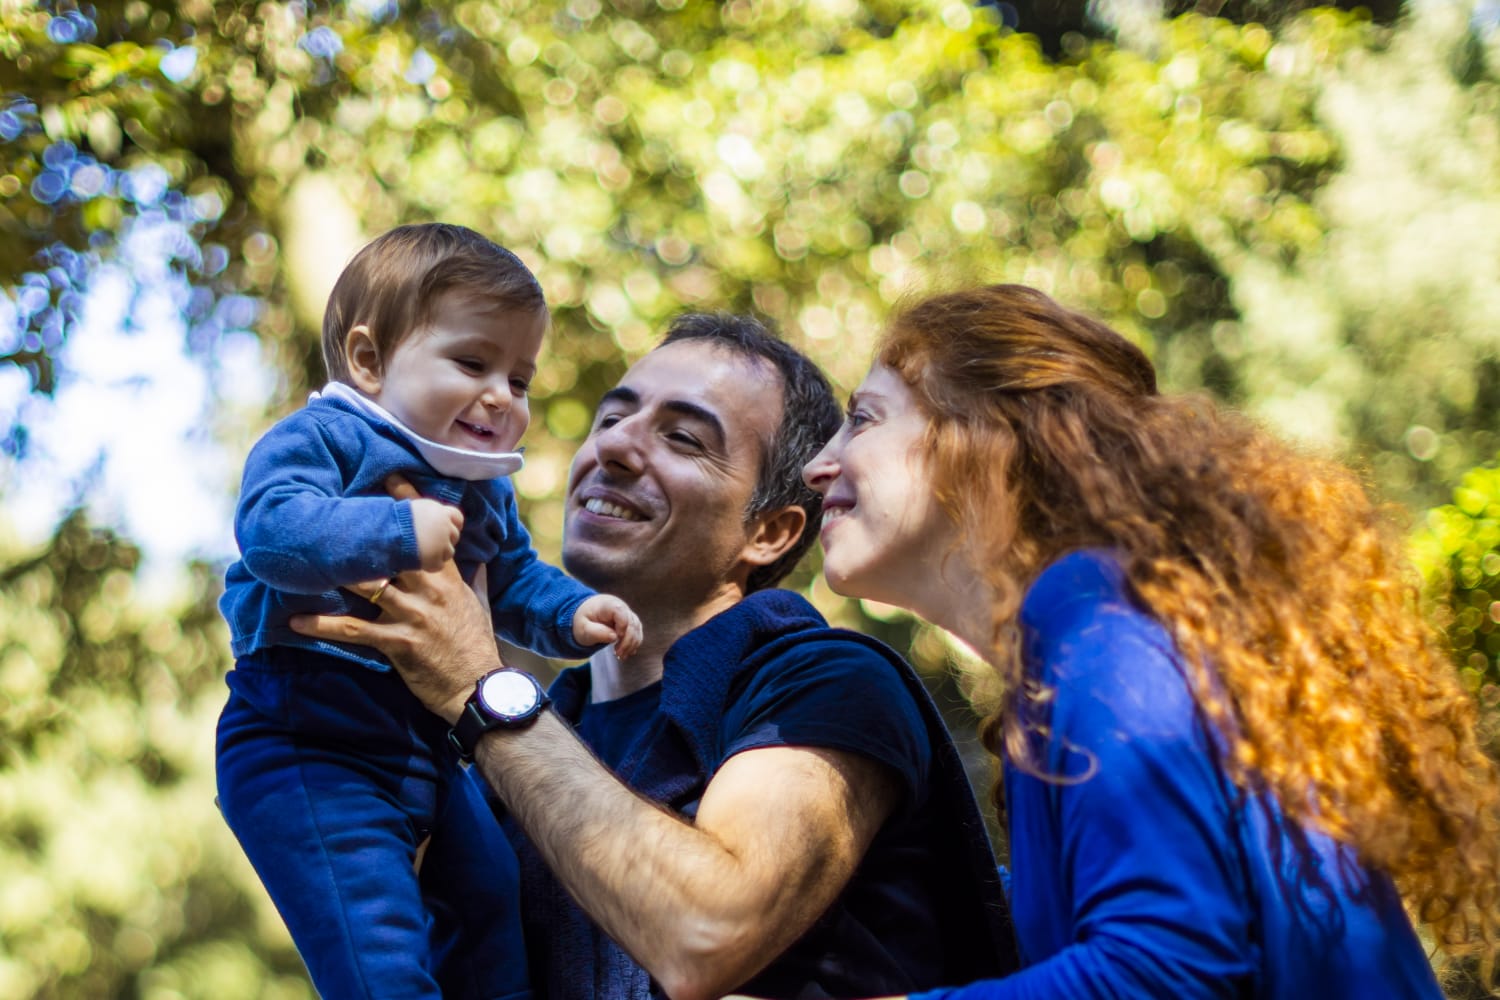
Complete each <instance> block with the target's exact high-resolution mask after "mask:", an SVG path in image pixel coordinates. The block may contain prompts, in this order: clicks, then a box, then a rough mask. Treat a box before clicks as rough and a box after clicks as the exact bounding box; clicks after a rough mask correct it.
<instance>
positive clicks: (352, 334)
mask: <svg viewBox="0 0 1500 1000" xmlns="http://www.w3.org/2000/svg"><path fill="white" fill-rule="evenodd" d="M344 361H345V362H346V363H347V364H348V365H349V378H350V380H351V381H353V382H354V387H355V388H356V389H358V390H359V391H360V392H362V393H364V394H365V395H366V396H374V395H376V394H377V393H379V392H380V386H381V384H382V383H383V382H384V380H385V376H384V374H383V369H382V367H381V364H380V351H379V349H378V348H376V346H375V338H374V337H373V336H372V335H371V334H370V328H369V327H368V326H365V325H364V324H363V323H361V324H359V325H358V326H356V327H354V328H353V329H352V330H350V331H349V335H348V336H347V337H345V338H344Z"/></svg>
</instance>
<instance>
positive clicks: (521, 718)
mask: <svg viewBox="0 0 1500 1000" xmlns="http://www.w3.org/2000/svg"><path fill="white" fill-rule="evenodd" d="M502 675H504V676H503V677H502ZM500 679H503V680H506V681H509V682H511V684H512V686H514V685H515V684H516V683H517V682H521V683H523V684H529V685H530V686H529V688H525V687H523V690H526V691H527V692H529V696H528V697H527V698H525V699H522V701H521V702H520V703H513V704H510V705H507V706H506V707H504V708H497V706H495V705H491V704H488V703H487V702H486V700H485V698H484V692H485V690H486V684H487V683H493V682H494V681H496V680H500ZM551 703H552V699H551V698H548V697H547V692H546V691H544V690H543V689H542V686H541V684H540V683H538V682H537V679H536V678H535V677H532V676H531V675H530V674H528V673H526V672H525V671H524V670H517V669H515V668H514V667H502V668H500V669H499V670H494V671H491V672H490V673H488V674H485V675H484V676H483V677H481V678H479V681H478V682H477V683H476V684H475V685H474V693H473V694H471V695H469V700H468V701H466V702H464V710H463V712H462V713H460V714H459V717H458V721H457V722H455V723H454V724H453V728H452V729H450V730H448V743H449V744H450V745H451V746H452V747H453V749H454V751H455V752H456V753H457V754H458V756H459V759H460V760H462V761H464V762H465V763H470V762H472V761H473V760H474V753H475V751H476V750H478V748H479V739H480V737H482V736H483V735H484V734H485V733H487V732H489V731H490V730H492V729H521V728H523V727H525V726H529V725H531V724H532V723H533V722H535V721H536V718H537V716H539V715H541V714H542V710H543V709H545V708H546V707H547V706H548V705H550V704H551Z"/></svg>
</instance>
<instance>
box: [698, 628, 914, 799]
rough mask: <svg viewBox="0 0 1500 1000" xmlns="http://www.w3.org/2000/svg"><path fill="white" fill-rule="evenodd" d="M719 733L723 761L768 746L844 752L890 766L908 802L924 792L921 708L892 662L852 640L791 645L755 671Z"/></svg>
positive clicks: (831, 639)
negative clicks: (813, 748) (723, 738)
mask: <svg viewBox="0 0 1500 1000" xmlns="http://www.w3.org/2000/svg"><path fill="white" fill-rule="evenodd" d="M723 731H724V733H725V741H726V746H725V752H724V754H723V757H724V759H726V760H727V759H728V758H729V757H730V756H731V755H733V754H736V753H739V752H741V751H744V750H754V749H758V748H761V747H768V746H801V747H818V748H821V749H826V750H845V751H848V752H850V753H856V754H859V755H860V756H862V757H868V758H871V759H873V760H875V761H878V762H879V763H881V764H884V765H886V766H887V767H889V768H890V769H891V770H892V771H894V772H895V773H896V775H897V776H898V777H899V778H900V780H901V783H902V786H903V788H904V790H905V792H906V802H907V803H908V805H911V806H916V805H919V804H920V803H921V802H922V801H923V799H924V798H925V797H926V794H927V773H928V769H929V767H930V765H931V761H932V748H931V746H929V745H928V742H927V726H926V724H925V722H924V721H923V719H922V714H921V711H920V710H919V709H918V707H917V703H916V701H915V700H914V699H913V698H912V695H911V692H910V691H908V690H907V688H906V684H905V682H904V681H903V680H902V679H901V677H900V676H899V675H898V674H897V673H896V670H895V668H894V667H893V666H892V665H891V664H890V662H889V661H887V660H886V659H885V657H883V656H881V655H880V654H879V653H877V652H875V651H874V650H872V649H870V648H869V647H867V646H863V645H861V644H859V643H857V642H852V641H849V640H847V639H839V638H829V639H824V640H819V641H809V642H799V643H795V644H792V645H790V646H789V647H788V648H787V649H786V650H785V651H783V652H782V653H781V654H780V655H779V656H777V657H775V658H774V659H773V660H771V661H770V663H768V664H766V665H765V666H764V667H762V668H761V669H759V670H757V671H756V672H755V675H754V678H753V679H752V681H751V683H750V685H749V686H748V687H747V688H746V690H745V691H744V693H743V694H742V695H741V696H740V697H738V698H736V699H735V700H734V702H733V703H732V704H731V706H730V708H729V710H728V712H727V713H726V714H725V723H724V730H723Z"/></svg>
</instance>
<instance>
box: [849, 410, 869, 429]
mask: <svg viewBox="0 0 1500 1000" xmlns="http://www.w3.org/2000/svg"><path fill="white" fill-rule="evenodd" d="M844 422H845V423H847V424H848V425H849V426H850V427H863V426H864V425H865V424H867V423H869V422H870V415H869V414H868V413H866V412H865V411H864V410H850V411H849V416H848V417H847V418H846V419H845V421H844Z"/></svg>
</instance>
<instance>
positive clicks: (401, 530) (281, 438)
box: [234, 410, 420, 594]
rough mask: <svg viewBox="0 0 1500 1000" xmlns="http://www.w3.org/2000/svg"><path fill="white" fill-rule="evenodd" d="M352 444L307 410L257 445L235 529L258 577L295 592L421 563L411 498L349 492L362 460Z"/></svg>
mask: <svg viewBox="0 0 1500 1000" xmlns="http://www.w3.org/2000/svg"><path fill="white" fill-rule="evenodd" d="M345 450H346V449H343V448H341V447H340V442H339V441H338V440H337V437H336V435H335V433H334V432H333V431H332V430H331V429H330V428H328V427H327V426H325V425H324V424H323V423H322V422H321V421H319V420H318V419H316V418H315V417H313V416H312V415H311V414H309V413H308V411H307V410H299V411H298V412H297V413H294V414H292V415H291V416H289V417H287V418H286V419H285V420H283V421H281V422H280V423H278V424H277V425H276V426H275V427H273V428H271V430H270V431H268V432H267V433H266V435H265V436H264V437H262V438H261V439H260V440H259V441H258V442H256V444H255V447H253V448H252V449H251V450H250V455H249V457H248V458H247V459H246V461H245V473H244V478H243V481H242V484H241V489H240V500H239V506H238V507H237V508H236V511H235V520H234V533H235V539H236V541H238V543H239V547H240V554H241V560H242V561H243V563H244V566H245V568H246V569H247V570H248V571H249V572H250V573H251V575H253V576H254V577H255V578H256V579H258V580H260V581H262V582H263V583H265V584H267V585H268V586H271V587H274V588H275V589H277V590H281V591H285V592H288V593H295V594H321V593H323V592H325V591H328V590H332V589H334V588H335V587H341V586H344V585H346V584H350V583H357V582H359V581H361V580H374V579H378V578H380V577H383V576H392V575H394V574H395V573H399V572H401V571H402V570H407V569H413V568H415V567H416V566H417V565H418V564H419V562H420V560H419V558H418V555H417V536H416V531H415V530H414V528H413V527H412V518H411V504H410V503H409V502H408V501H405V500H393V499H391V498H390V497H386V496H357V497H346V496H344V495H343V494H344V489H345V484H346V483H347V482H348V476H347V472H348V470H349V467H350V465H351V464H352V463H353V462H354V461H355V460H354V459H353V458H351V457H350V456H348V455H345V454H343V452H344V451H345Z"/></svg>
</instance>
